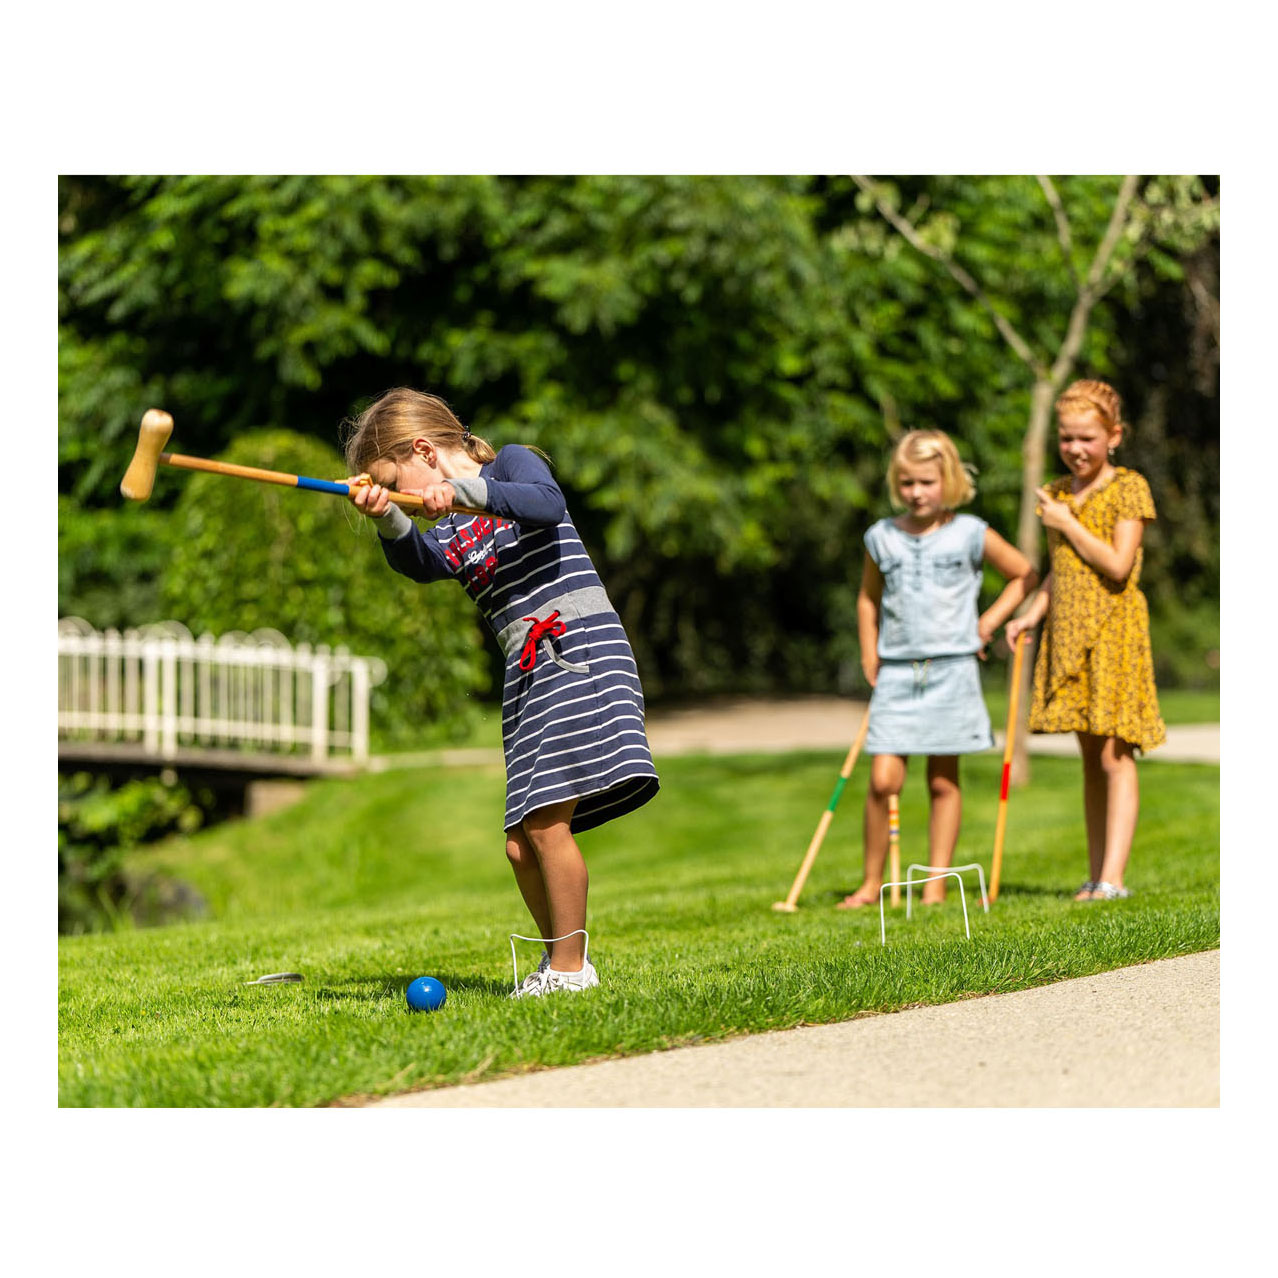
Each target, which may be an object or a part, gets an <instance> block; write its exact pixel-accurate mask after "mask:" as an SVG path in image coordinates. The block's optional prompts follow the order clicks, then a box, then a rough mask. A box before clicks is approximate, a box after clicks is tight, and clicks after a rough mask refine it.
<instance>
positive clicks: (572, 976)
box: [513, 959, 599, 998]
mask: <svg viewBox="0 0 1278 1278" xmlns="http://www.w3.org/2000/svg"><path fill="white" fill-rule="evenodd" d="M598 984H599V973H598V972H596V971H595V965H594V964H593V963H592V962H591V961H590V960H589V959H586V961H585V962H584V963H582V965H581V971H580V972H556V971H555V969H554V968H553V967H549V966H548V967H546V969H545V970H544V971H539V972H533V973H531V974H530V975H529V976H528V977H526V978H525V980H524V983H523V984H522V985H521V986H520V987H519V989H518V990H516V991H515V994H514V995H513V997H515V998H540V997H541V996H542V995H543V994H555V993H558V992H559V991H560V990H572V991H577V992H580V991H581V990H588V989H591V988H592V987H593V986H595V985H598Z"/></svg>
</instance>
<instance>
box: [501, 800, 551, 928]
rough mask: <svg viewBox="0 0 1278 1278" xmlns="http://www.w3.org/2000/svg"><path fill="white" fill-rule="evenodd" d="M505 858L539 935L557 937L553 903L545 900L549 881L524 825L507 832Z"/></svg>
mask: <svg viewBox="0 0 1278 1278" xmlns="http://www.w3.org/2000/svg"><path fill="white" fill-rule="evenodd" d="M506 858H507V860H509V861H510V868H511V869H512V870H514V872H515V883H516V884H517V886H518V887H519V895H520V896H522V897H523V898H524V904H525V905H526V906H527V907H528V913H529V914H531V915H532V916H533V923H534V924H535V926H536V928H537V935H538V936H554V935H555V933H554V932H552V931H551V930H550V902H549V901H547V900H546V882H545V880H544V879H543V878H542V877H541V865H540V863H539V862H538V860H537V854H536V853H535V852H534V851H533V848H532V844H531V843H529V842H528V836H527V835H526V834H525V833H524V829H523V826H521V825H517V826H515V828H514V829H513V830H507V831H506ZM547 949H549V946H547Z"/></svg>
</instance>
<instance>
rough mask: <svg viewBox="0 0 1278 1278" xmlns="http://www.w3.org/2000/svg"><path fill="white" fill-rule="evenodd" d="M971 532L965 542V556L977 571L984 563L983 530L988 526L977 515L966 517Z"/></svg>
mask: <svg viewBox="0 0 1278 1278" xmlns="http://www.w3.org/2000/svg"><path fill="white" fill-rule="evenodd" d="M967 518H968V519H969V520H970V521H971V525H970V528H971V531H970V534H969V536H968V541H967V556H968V560H969V561H970V563H971V565H972V567H973V568H977V569H979V568H980V566H981V565H982V564H983V563H984V562H985V530H986V528H987V527H988V526H989V525H988V524H986V522H985V520H983V519H981V518H980V517H979V516H978V515H968V516H967Z"/></svg>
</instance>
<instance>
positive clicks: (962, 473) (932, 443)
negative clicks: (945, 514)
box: [887, 430, 976, 510]
mask: <svg viewBox="0 0 1278 1278" xmlns="http://www.w3.org/2000/svg"><path fill="white" fill-rule="evenodd" d="M903 462H906V463H909V464H910V465H918V464H919V463H920V462H936V464H937V465H938V466H939V467H940V468H941V503H942V505H944V507H945V509H946V510H953V509H954V508H955V507H956V506H962V505H964V504H965V503H966V502H969V501H971V500H972V498H973V497H975V496H976V484H975V483H974V482H973V476H974V475H975V474H976V467H975V466H973V465H971V464H970V463H968V462H965V461H962V460H960V458H959V455H958V449H957V448H955V447H954V441H953V440H952V439H951V438H950V437H949V436H948V435H947V434H946V433H945V432H944V431H943V430H911V431H906V433H905V434H904V435H902V436H901V438H900V439H899V440H897V444H896V447H895V448H894V449H893V450H892V459H891V461H889V462H888V473H887V479H888V500H889V501H890V502H891V503H892V506H893V508H894V509H896V510H904V509H905V503H904V502H903V501H902V500H901V496H900V493H899V492H898V491H897V480H898V479H899V477H900V474H901V464H902V463H903Z"/></svg>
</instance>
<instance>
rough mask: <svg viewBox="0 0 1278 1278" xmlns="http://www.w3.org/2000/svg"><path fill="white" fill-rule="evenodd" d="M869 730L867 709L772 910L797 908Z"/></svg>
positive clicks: (787, 910)
mask: <svg viewBox="0 0 1278 1278" xmlns="http://www.w3.org/2000/svg"><path fill="white" fill-rule="evenodd" d="M869 730H870V711H869V710H868V708H867V710H866V712H865V714H864V715H863V716H862V717H861V727H860V729H859V730H858V731H857V734H856V740H855V741H853V742H852V748H851V749H850V750H849V751H848V757H847V758H846V759H844V760H843V767H842V768H841V769H840V771H839V780H838V784H837V785H835V787H834V793H833V794H832V795H831V796H830V802H829V803H828V804H826V808H825V811H824V812H823V813H822V814H821V820H820V821H819V822H818V824H817V828H816V833H815V834H814V835H813V836H812V842H811V843H809V844H808V850H807V853H806V854H805V856H804V858H803V864H802V865H801V866H799V872H798V874H796V875H795V876H794V883H793V884H792V885H791V887H790V895H789V896H787V897H786V898H785V900H784V901H774V902H773V904H772V908H773V909H774V910H782V911H784V912H785V913H786V914H793V913H794V911H795V910H797V909H798V908H799V904H798V903H799V893H800V892H802V891H803V885H804V883H805V882H807V877H808V871H809V870H811V869H812V863H813V862H814V861H815V860H816V858H817V853H818V852H819V851H820V850H821V843H822V841H823V840H824V839H825V832H826V831H827V830H828V829H829V828H830V822H831V821H833V820H834V809H835V808H837V807H838V806H839V796H840V795H841V794H842V793H843V787H844V786H845V785H847V783H848V777H850V776H851V775H852V769H853V768H854V767H855V766H856V760H857V755H859V754H860V753H861V747H862V746H863V745H864V744H865V734H866V733H867V732H869Z"/></svg>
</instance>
